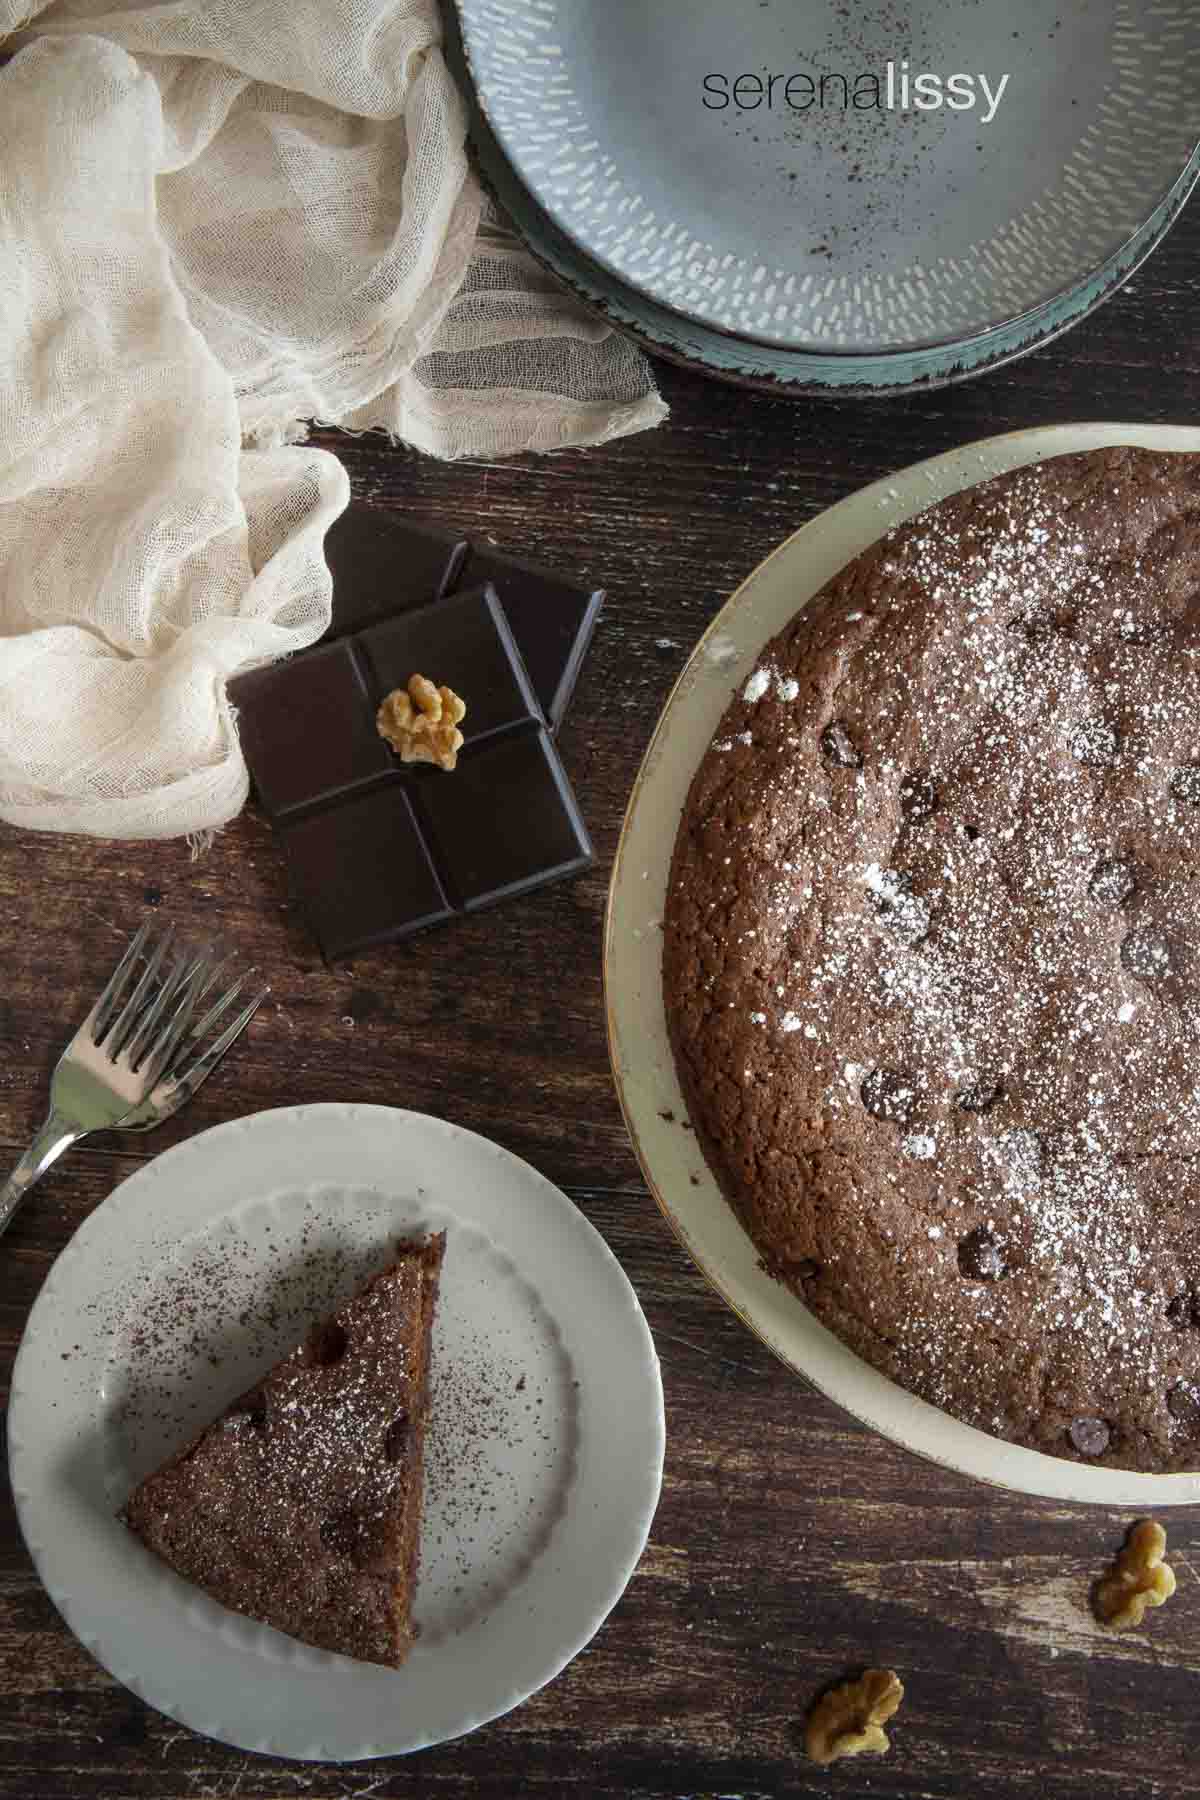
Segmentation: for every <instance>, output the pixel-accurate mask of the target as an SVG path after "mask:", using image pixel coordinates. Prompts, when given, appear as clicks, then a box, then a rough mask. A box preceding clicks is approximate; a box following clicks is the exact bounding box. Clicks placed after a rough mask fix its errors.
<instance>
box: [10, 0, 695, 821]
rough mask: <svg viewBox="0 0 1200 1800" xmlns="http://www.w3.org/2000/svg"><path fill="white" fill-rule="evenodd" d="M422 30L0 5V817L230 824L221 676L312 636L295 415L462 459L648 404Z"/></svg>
mask: <svg viewBox="0 0 1200 1800" xmlns="http://www.w3.org/2000/svg"><path fill="white" fill-rule="evenodd" d="M439 46H440V22H439V17H438V10H437V4H436V0H208V3H207V4H205V3H203V0H167V3H166V4H156V5H135V6H130V7H126V8H123V9H116V10H114V9H106V8H105V7H104V6H103V5H100V4H97V3H96V0H58V3H56V4H53V5H48V6H43V7H41V8H39V7H38V6H36V5H34V6H33V7H32V8H31V7H30V6H29V5H28V4H25V3H23V0H0V52H7V53H10V54H11V56H12V59H11V61H9V62H8V63H7V65H6V66H4V67H2V68H0V818H3V819H5V820H7V821H8V822H10V823H12V824H16V825H22V826H26V827H32V828H34V829H41V830H53V831H73V832H88V833H93V834H96V835H100V836H112V837H175V836H180V835H183V834H185V833H202V832H205V831H208V830H212V829H213V828H215V827H217V826H219V825H221V824H223V823H224V822H225V821H226V820H228V819H230V818H232V817H233V816H234V814H236V813H237V812H238V811H239V810H240V808H241V807H242V805H243V803H244V801H245V798H246V792H247V778H246V771H245V765H244V763H243V760H242V756H241V752H240V750H239V748H238V742H237V734H236V730H235V723H234V718H233V714H232V711H231V708H230V704H229V701H228V699H227V697H226V682H227V681H228V680H229V678H230V677H231V676H233V675H235V674H236V673H238V671H240V670H242V669H245V668H248V667H250V666H253V665H255V664H259V663H264V662H267V661H270V660H271V659H273V658H275V657H278V656H282V655H285V654H287V653H288V652H290V651H294V650H298V649H301V648H303V647H304V646H305V645H307V644H310V643H312V642H313V641H314V640H315V639H316V638H318V637H319V636H320V635H321V633H322V632H323V631H324V630H325V628H326V626H327V625H328V623H329V616H330V581H329V575H328V572H327V570H326V567H325V562H324V557H323V554H322V540H323V537H324V533H325V530H326V528H327V527H328V525H329V524H330V523H331V521H332V520H333V519H334V518H335V517H336V516H337V514H338V513H339V512H340V511H341V510H342V508H343V507H344V506H345V504H346V501H347V499H348V485H347V479H346V475H345V472H344V470H343V469H342V467H341V465H340V463H339V462H338V461H337V459H336V458H335V457H333V456H331V455H330V454H328V453H327V452H324V451H321V450H318V449H315V448H311V447H307V446H305V445H303V444H302V443H300V442H299V440H300V439H301V438H302V437H303V436H304V430H305V426H304V421H306V420H310V419H315V420H318V421H320V422H325V423H332V424H337V425H341V426H345V427H347V428H349V429H352V430H365V429H369V428H372V427H380V428H382V429H383V430H385V431H387V432H389V433H391V434H393V435H394V436H396V437H399V438H403V439H404V440H406V441H407V442H408V443H410V444H413V445H416V446H417V447H418V448H420V449H422V450H426V451H429V452H431V453H432V454H434V455H438V456H447V457H455V456H483V457H491V456H498V455H503V454H505V453H510V452H514V451H519V450H554V449H559V448H563V447H566V446H569V445H582V444H593V443H600V442H603V441H604V440H606V439H608V438H611V437H615V436H619V435H621V434H623V433H626V432H630V431H638V430H641V429H643V428H645V427H646V426H649V425H653V424H656V423H657V422H658V421H659V420H660V419H661V418H662V417H663V416H664V414H665V410H666V409H665V407H664V406H663V403H662V401H661V400H660V399H659V397H658V395H657V393H656V392H655V390H654V386H653V383H652V380H651V377H650V374H649V371H648V368H647V365H646V363H645V361H644V359H643V358H642V357H641V356H640V355H639V354H638V352H637V351H636V350H634V349H633V348H632V347H631V346H630V345H629V344H628V343H626V342H625V340H623V339H622V338H619V337H617V336H615V335H614V334H613V333H611V332H609V331H608V330H606V329H605V327H604V326H603V325H601V324H599V323H598V322H597V321H596V320H595V319H594V318H592V317H591V316H590V315H589V314H587V313H586V312H584V311H583V310H582V309H581V308H579V307H578V306H577V305H575V303H574V302H573V301H572V300H571V299H570V298H569V297H568V296H567V295H565V294H564V293H562V292H561V290H559V289H558V288H557V287H555V285H554V284H553V282H552V281H551V280H550V279H549V278H547V277H546V276H545V275H544V274H543V273H542V272H541V271H540V270H539V269H538V268H537V266H536V265H535V264H534V263H533V262H532V260H531V259H530V258H529V257H528V256H527V255H526V254H525V253H524V252H523V251H522V249H521V247H520V245H519V244H518V243H517V241H516V240H515V238H514V237H513V235H512V234H511V232H509V231H508V230H506V229H505V227H504V225H503V223H502V221H501V220H499V219H498V218H497V217H496V216H495V215H494V213H493V212H492V211H491V209H490V208H489V207H488V205H487V203H486V202H485V201H484V198H483V196H482V194H481V191H480V188H479V186H478V183H477V182H476V181H475V179H474V177H473V176H472V174H471V173H470V171H469V169H468V166H467V161H466V154H465V148H464V141H465V133H466V113H465V108H464V103H463V100H462V97H461V96H460V94H459V93H458V92H457V90H456V88H455V85H454V82H453V80H452V79H451V77H450V74H449V72H448V71H447V68H446V65H445V63H444V61H443V58H442V54H441V50H440V47H439ZM14 52H15V54H12V53H14Z"/></svg>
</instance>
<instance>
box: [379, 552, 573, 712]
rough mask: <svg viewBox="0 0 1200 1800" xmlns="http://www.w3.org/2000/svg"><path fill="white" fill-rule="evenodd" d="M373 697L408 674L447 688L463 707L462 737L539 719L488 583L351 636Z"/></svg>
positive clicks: (400, 683) (403, 683) (404, 680)
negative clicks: (366, 669) (368, 676)
mask: <svg viewBox="0 0 1200 1800" xmlns="http://www.w3.org/2000/svg"><path fill="white" fill-rule="evenodd" d="M357 641H358V644H359V646H360V648H361V649H362V651H363V652H364V654H365V656H366V659H367V664H368V667H369V669H370V673H371V678H372V683H373V689H374V697H375V700H376V702H378V701H380V700H382V699H383V697H384V696H385V694H390V693H391V692H392V690H393V689H394V688H402V687H406V686H407V684H408V680H409V677H410V676H411V675H414V674H421V675H426V676H428V678H429V680H430V681H434V682H436V683H437V685H438V686H439V687H450V688H453V689H454V691H455V693H456V694H461V695H462V697H463V699H464V701H465V702H466V706H467V716H466V718H465V720H464V721H463V734H464V736H465V737H466V738H467V741H468V742H469V743H472V744H473V743H477V742H479V741H480V740H481V739H482V738H485V737H489V736H490V735H491V733H492V732H494V731H503V730H504V729H505V728H506V727H508V726H511V725H517V724H522V723H524V722H525V721H526V720H529V719H535V718H537V717H538V716H539V711H540V709H539V707H538V703H537V698H536V696H535V694H534V692H533V689H532V687H531V686H530V685H529V677H528V675H527V674H526V673H525V668H524V665H523V663H522V662H521V654H520V651H519V650H518V649H517V646H516V644H515V642H514V641H513V634H512V632H511V631H510V630H509V627H508V620H507V619H506V618H505V616H504V613H503V612H502V610H501V607H500V602H499V601H498V600H497V598H496V594H495V590H494V589H492V588H479V589H477V590H476V591H475V592H473V593H468V594H456V595H454V596H453V597H452V598H450V599H445V600H440V601H438V602H437V604H436V605H434V606H423V607H421V608H420V610H419V611H417V612H408V613H401V614H400V616H399V618H396V619H389V620H388V622H387V624H386V625H375V626H373V627H372V628H371V630H370V631H365V632H364V633H363V634H362V636H361V637H360V638H359V639H358V640H357Z"/></svg>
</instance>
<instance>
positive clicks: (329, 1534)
mask: <svg viewBox="0 0 1200 1800" xmlns="http://www.w3.org/2000/svg"><path fill="white" fill-rule="evenodd" d="M319 1532H320V1538H321V1542H322V1543H323V1544H324V1546H325V1548H326V1549H327V1550H332V1551H333V1552H334V1554H335V1555H337V1556H353V1555H354V1552H355V1551H356V1550H357V1548H358V1540H359V1537H360V1535H361V1520H360V1519H359V1516H358V1514H357V1513H356V1512H354V1511H353V1509H352V1508H351V1507H348V1506H347V1507H344V1508H343V1509H342V1511H341V1512H336V1513H330V1515H329V1517H328V1518H325V1519H322V1520H321V1524H320V1527H319Z"/></svg>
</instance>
